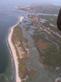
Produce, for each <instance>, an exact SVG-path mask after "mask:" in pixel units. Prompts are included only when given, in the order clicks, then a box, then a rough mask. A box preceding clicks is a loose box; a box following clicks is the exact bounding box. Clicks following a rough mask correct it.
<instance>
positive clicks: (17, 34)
mask: <svg viewBox="0 0 61 82" xmlns="http://www.w3.org/2000/svg"><path fill="white" fill-rule="evenodd" d="M12 41H13V43H14V46H15V48H16V52H17V57H18V61H19V64H18V65H19V76H20V77H21V78H22V79H23V78H25V76H26V74H27V68H26V64H25V60H26V58H24V59H20V55H19V53H18V51H17V47H16V44H17V42H20V44H19V45H18V46H19V47H22V49H23V50H25V49H24V47H23V44H22V41H23V37H22V31H21V28H20V27H19V26H16V27H15V28H14V32H13V36H12ZM25 55H26V54H25Z"/></svg>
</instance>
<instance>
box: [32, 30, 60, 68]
mask: <svg viewBox="0 0 61 82" xmlns="http://www.w3.org/2000/svg"><path fill="white" fill-rule="evenodd" d="M44 35H45V32H41V31H40V30H38V29H37V30H35V32H34V35H33V38H34V41H35V44H36V43H38V41H39V40H40V39H42V40H44V41H45V42H47V44H48V47H47V48H46V49H44V50H43V52H44V54H43V57H44V59H43V63H44V64H46V65H48V66H52V67H56V66H61V39H59V38H57V37H54V38H52V37H51V36H52V35H51V36H50V35H47V36H48V39H49V41H48V40H47V39H45V36H44ZM57 39H59V42H57V41H56V40H57ZM53 41H55V42H54V43H56V44H57V45H55V44H54V43H53ZM40 44H42V43H40ZM36 47H37V48H38V45H36ZM57 47H59V48H57ZM38 50H39V52H40V50H42V49H41V48H40V47H39V48H38ZM40 53H41V52H40ZM41 58H42V57H41Z"/></svg>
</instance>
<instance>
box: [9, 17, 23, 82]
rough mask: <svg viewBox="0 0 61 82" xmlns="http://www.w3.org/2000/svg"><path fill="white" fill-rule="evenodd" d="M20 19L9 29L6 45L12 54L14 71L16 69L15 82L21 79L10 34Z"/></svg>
mask: <svg viewBox="0 0 61 82" xmlns="http://www.w3.org/2000/svg"><path fill="white" fill-rule="evenodd" d="M22 19H23V18H22V17H20V20H19V22H18V23H17V24H16V25H14V26H12V27H11V29H10V33H9V35H8V44H9V46H10V49H11V52H12V56H13V59H14V63H15V69H16V82H21V78H20V77H19V67H18V66H19V65H18V64H19V62H18V58H17V53H16V50H15V47H14V44H13V42H12V34H13V30H14V28H15V27H16V26H17V25H18V24H19V23H20V22H22Z"/></svg>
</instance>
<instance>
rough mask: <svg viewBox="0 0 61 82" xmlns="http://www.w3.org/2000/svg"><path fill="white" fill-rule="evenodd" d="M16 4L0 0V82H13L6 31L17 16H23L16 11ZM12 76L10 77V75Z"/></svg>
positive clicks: (16, 19) (12, 64) (12, 65)
mask: <svg viewBox="0 0 61 82" xmlns="http://www.w3.org/2000/svg"><path fill="white" fill-rule="evenodd" d="M17 5H19V2H18V3H16V2H15V3H14V4H13V2H12V0H10V2H9V1H8V0H2V1H1V2H0V82H15V78H14V77H13V76H12V75H13V74H15V73H14V71H13V70H14V68H13V67H14V62H11V60H12V59H11V56H10V52H9V49H8V46H7V42H6V39H7V36H8V30H9V29H10V28H11V26H12V25H14V24H16V22H17V21H18V16H21V15H24V12H19V11H17V10H16V6H17ZM11 74H12V75H11Z"/></svg>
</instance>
